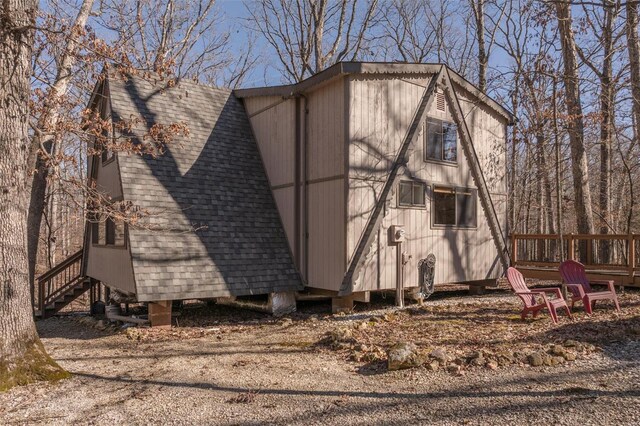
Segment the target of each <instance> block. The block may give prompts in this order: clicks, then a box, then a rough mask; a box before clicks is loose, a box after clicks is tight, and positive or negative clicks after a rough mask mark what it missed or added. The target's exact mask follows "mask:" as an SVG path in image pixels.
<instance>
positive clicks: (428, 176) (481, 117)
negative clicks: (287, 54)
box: [234, 62, 513, 309]
mask: <svg viewBox="0 0 640 426" xmlns="http://www.w3.org/2000/svg"><path fill="white" fill-rule="evenodd" d="M234 93H235V95H236V96H237V97H238V98H240V99H242V101H243V103H244V106H245V109H246V112H247V115H248V117H249V121H250V122H251V127H252V129H253V134H254V136H255V138H256V141H257V143H258V146H259V149H260V153H261V155H262V159H263V162H264V166H265V171H266V174H267V176H268V178H269V184H270V187H271V191H272V192H273V195H274V198H275V200H276V204H277V206H278V211H279V213H280V217H281V218H282V222H283V226H284V228H285V233H286V235H287V241H288V243H289V247H290V249H291V251H292V253H293V259H294V262H295V265H296V268H297V270H298V271H300V273H301V275H302V279H303V282H304V283H305V285H306V288H307V290H308V291H312V292H321V293H324V294H328V295H331V296H332V297H333V298H334V299H333V300H334V306H335V307H337V308H338V309H339V308H340V307H346V308H347V309H348V308H350V307H351V305H352V303H353V300H362V301H367V300H368V299H369V296H370V292H372V291H387V290H396V289H398V288H399V287H400V288H403V289H407V290H412V289H413V290H418V291H417V292H414V294H417V295H421V294H422V295H423V296H424V295H425V293H428V292H429V291H432V288H425V281H429V280H431V281H432V282H431V284H433V283H435V284H436V285H437V284H442V283H466V284H470V285H474V284H476V285H483V284H486V283H487V282H489V281H493V282H495V279H496V278H498V277H500V276H502V274H503V273H504V271H505V269H506V267H507V266H508V262H509V259H508V252H507V247H506V242H505V235H506V231H507V229H506V228H507V181H506V169H507V168H506V140H507V139H506V131H507V127H508V126H509V125H510V124H511V123H512V122H513V116H512V115H511V113H510V112H509V111H508V110H506V109H505V108H504V107H502V106H501V105H500V104H498V103H497V102H495V101H494V100H492V99H491V98H489V97H488V96H487V95H486V94H484V93H482V92H480V91H479V90H478V89H477V88H476V87H474V86H473V85H472V84H470V83H469V82H467V81H466V80H464V79H463V78H462V77H461V76H459V75H458V74H456V73H455V72H453V71H452V70H451V69H449V68H448V67H447V66H445V65H439V64H435V65H434V64H397V63H393V64H390V63H362V62H343V63H338V64H336V65H334V66H332V67H330V68H328V69H326V70H325V71H322V72H320V73H318V74H316V75H314V76H313V77H311V78H308V79H307V80H305V81H302V82H300V83H298V84H293V85H285V86H277V87H263V88H254V89H242V90H236V91H235V92H234ZM396 234H397V236H398V238H396ZM430 254H432V255H433V256H434V257H435V269H434V270H433V271H432V272H433V273H432V274H431V275H433V276H432V277H429V276H428V275H429V268H427V264H428V262H427V258H428V257H429V255H430ZM427 287H428V286H427Z"/></svg>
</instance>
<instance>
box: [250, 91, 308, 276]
mask: <svg viewBox="0 0 640 426" xmlns="http://www.w3.org/2000/svg"><path fill="white" fill-rule="evenodd" d="M244 106H245V109H246V111H247V114H248V115H249V120H250V122H251V127H252V130H253V132H254V136H255V138H256V141H257V143H258V148H259V149H260V155H261V156H262V161H263V162H264V166H265V169H266V172H267V177H268V178H269V184H270V185H271V190H272V191H273V196H274V198H275V200H276V206H277V207H278V213H280V218H281V219H282V224H283V226H284V229H285V233H286V234H287V242H288V243H289V248H290V250H291V252H292V253H294V250H295V238H296V236H295V197H294V184H295V143H296V135H295V131H296V122H295V120H296V115H295V106H296V102H295V99H288V100H283V99H282V98H281V97H279V96H259V97H255V98H246V99H244ZM295 261H296V266H297V267H298V269H301V266H302V265H301V264H300V262H299V260H298V259H295Z"/></svg>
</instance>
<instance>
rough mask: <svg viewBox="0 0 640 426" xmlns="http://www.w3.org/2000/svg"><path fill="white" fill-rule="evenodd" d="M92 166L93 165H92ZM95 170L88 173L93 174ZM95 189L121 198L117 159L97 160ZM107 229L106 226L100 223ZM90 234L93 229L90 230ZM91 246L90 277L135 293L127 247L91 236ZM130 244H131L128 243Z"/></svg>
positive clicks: (105, 103) (105, 107)
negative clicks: (102, 243)
mask: <svg viewBox="0 0 640 426" xmlns="http://www.w3.org/2000/svg"><path fill="white" fill-rule="evenodd" d="M99 108H101V109H102V112H103V114H102V115H103V116H104V117H107V116H109V115H110V114H111V111H110V103H109V99H108V98H107V97H104V98H103V99H102V100H101V102H100V103H99ZM90 163H91V162H90ZM92 172H93V170H91V169H90V170H89V171H88V173H89V174H91V173H92ZM96 187H97V188H98V189H99V190H100V191H102V192H104V193H105V194H109V195H110V196H111V198H113V199H116V200H117V199H121V198H122V185H121V182H120V170H119V167H118V159H117V158H115V159H114V160H113V161H110V162H108V163H107V164H105V165H103V164H102V161H101V160H100V159H99V158H98V160H97V170H96ZM101 226H104V224H101ZM88 229H89V233H91V229H92V228H91V227H89V228H88ZM85 241H87V244H88V247H87V250H86V251H85V255H86V256H87V263H86V265H87V270H86V273H87V275H88V276H90V277H92V278H95V279H97V280H100V281H102V282H103V283H104V284H106V285H107V286H109V287H111V288H114V289H118V290H121V291H124V292H126V293H131V294H133V293H135V292H136V286H135V280H134V276H133V265H132V263H131V254H130V252H129V248H128V245H127V247H109V246H98V245H93V243H92V236H91V235H89V238H87V239H85ZM127 244H128V242H127Z"/></svg>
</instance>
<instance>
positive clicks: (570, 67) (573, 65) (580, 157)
mask: <svg viewBox="0 0 640 426" xmlns="http://www.w3.org/2000/svg"><path fill="white" fill-rule="evenodd" d="M555 9H556V16H557V22H558V30H559V34H560V46H561V49H562V59H563V65H564V75H563V81H564V86H565V101H566V105H567V127H568V132H569V142H570V146H571V159H572V172H573V192H574V196H575V212H576V221H577V228H578V232H579V233H581V234H591V233H593V211H592V204H591V192H590V190H589V169H588V162H587V152H586V149H585V142H584V117H583V113H582V104H581V96H580V84H579V81H580V80H579V75H578V63H577V59H576V42H575V37H574V34H573V28H572V22H573V21H572V18H571V4H570V2H569V1H557V2H556V3H555Z"/></svg>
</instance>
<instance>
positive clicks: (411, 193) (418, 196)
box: [398, 180, 426, 207]
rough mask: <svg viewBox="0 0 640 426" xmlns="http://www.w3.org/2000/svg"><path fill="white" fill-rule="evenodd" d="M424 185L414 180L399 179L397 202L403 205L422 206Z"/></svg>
mask: <svg viewBox="0 0 640 426" xmlns="http://www.w3.org/2000/svg"><path fill="white" fill-rule="evenodd" d="M425 189H426V185H425V184H424V183H421V182H415V181H408V180H407V181H401V182H400V185H399V196H398V204H399V205H400V206H403V207H424V206H425V197H424V193H425Z"/></svg>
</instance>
